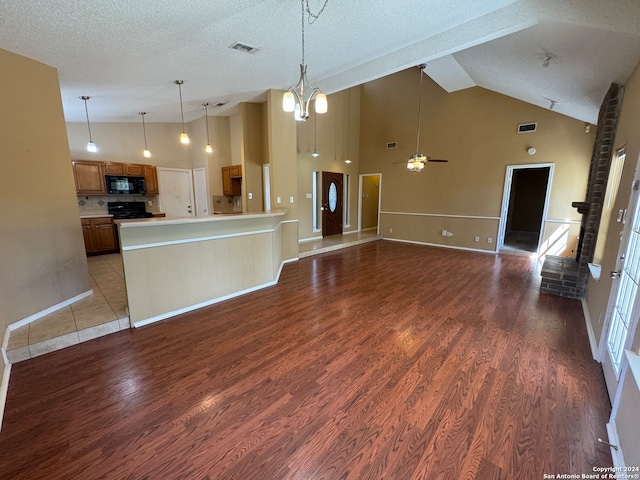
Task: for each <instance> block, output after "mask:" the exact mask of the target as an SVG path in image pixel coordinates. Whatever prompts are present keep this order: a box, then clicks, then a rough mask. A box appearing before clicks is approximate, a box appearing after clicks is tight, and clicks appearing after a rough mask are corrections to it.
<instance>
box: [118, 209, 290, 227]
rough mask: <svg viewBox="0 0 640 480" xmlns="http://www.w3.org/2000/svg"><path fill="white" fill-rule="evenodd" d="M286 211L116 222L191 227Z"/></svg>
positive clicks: (137, 219) (119, 221) (121, 224)
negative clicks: (190, 225) (191, 225)
mask: <svg viewBox="0 0 640 480" xmlns="http://www.w3.org/2000/svg"><path fill="white" fill-rule="evenodd" d="M284 214H285V212H284V211H279V210H272V211H270V212H260V213H240V212H239V213H227V214H219V213H214V214H212V215H206V216H201V217H155V218H132V219H126V220H125V219H123V220H116V223H118V224H119V225H120V228H135V227H149V226H162V225H189V224H198V223H209V222H216V221H221V220H222V221H224V220H236V219H238V220H240V219H243V220H249V219H254V218H268V217H278V216H283V215H284Z"/></svg>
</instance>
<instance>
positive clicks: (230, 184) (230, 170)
mask: <svg viewBox="0 0 640 480" xmlns="http://www.w3.org/2000/svg"><path fill="white" fill-rule="evenodd" d="M241 193H242V165H230V166H228V167H222V194H223V195H229V196H234V197H235V196H238V195H241Z"/></svg>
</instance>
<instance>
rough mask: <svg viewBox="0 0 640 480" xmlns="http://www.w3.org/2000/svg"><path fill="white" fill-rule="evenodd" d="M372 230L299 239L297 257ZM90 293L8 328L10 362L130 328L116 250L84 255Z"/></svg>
mask: <svg viewBox="0 0 640 480" xmlns="http://www.w3.org/2000/svg"><path fill="white" fill-rule="evenodd" d="M380 238H382V237H381V236H379V235H378V234H377V233H376V232H375V231H373V232H359V233H353V234H346V235H334V236H332V237H328V238H319V239H316V240H310V241H305V242H301V243H300V246H299V257H300V258H302V257H308V256H310V255H318V254H320V253H325V252H329V251H332V250H337V249H340V248H346V247H350V246H352V245H358V244H361V243H367V242H373V241H375V240H379V239H380ZM87 261H88V264H89V276H90V282H91V289H92V290H93V294H92V295H90V296H89V297H87V298H84V299H82V300H80V301H78V302H76V303H74V304H72V305H70V306H68V307H65V308H63V309H61V310H58V311H57V312H54V313H52V314H49V315H47V316H46V317H43V318H40V319H38V320H36V321H34V322H32V323H30V324H29V325H25V326H24V327H20V328H18V329H16V330H13V331H12V332H11V336H10V338H9V343H8V347H7V356H8V358H9V361H10V362H11V363H16V362H20V361H23V360H27V359H29V358H33V357H37V356H38V355H43V354H45V353H49V352H53V351H55V350H60V349H62V348H65V347H69V346H71V345H76V344H78V343H80V342H86V341H88V340H92V339H94V338H97V337H101V336H103V335H108V334H110V333H114V332H117V331H119V330H124V329H127V328H130V325H129V314H128V309H127V295H126V291H125V286H124V273H123V268H122V257H121V256H120V254H110V255H99V256H93V257H88V259H87Z"/></svg>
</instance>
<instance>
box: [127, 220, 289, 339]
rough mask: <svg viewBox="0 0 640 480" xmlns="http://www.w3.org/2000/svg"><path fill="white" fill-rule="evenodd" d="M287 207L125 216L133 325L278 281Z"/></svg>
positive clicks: (129, 295) (130, 317)
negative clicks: (193, 214) (181, 215)
mask: <svg viewBox="0 0 640 480" xmlns="http://www.w3.org/2000/svg"><path fill="white" fill-rule="evenodd" d="M284 214H285V212H282V211H272V212H265V213H254V214H235V215H209V216H206V217H186V218H175V217H174V218H171V217H167V218H148V219H136V220H117V221H116V222H115V223H116V224H117V225H118V231H119V234H120V244H121V251H122V261H123V264H124V276H125V284H126V290H127V299H128V303H129V319H130V322H131V325H132V326H134V327H139V326H142V325H146V324H149V323H152V322H156V321H158V320H163V319H165V318H169V317H172V316H174V315H178V314H180V313H184V312H187V311H190V310H193V309H196V308H200V307H203V306H206V305H210V304H213V303H216V302H219V301H222V300H225V299H228V298H232V297H235V296H238V295H242V294H244V293H248V292H251V291H254V290H258V289H260V288H264V287H267V286H270V285H274V284H275V283H277V281H278V277H279V275H280V271H281V269H282V265H283V260H282V259H283V255H282V231H281V225H282V217H283V215H284Z"/></svg>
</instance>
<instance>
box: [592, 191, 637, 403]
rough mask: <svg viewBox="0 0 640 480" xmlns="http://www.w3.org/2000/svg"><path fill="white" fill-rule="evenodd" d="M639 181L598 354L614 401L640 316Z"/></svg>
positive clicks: (632, 200) (619, 253)
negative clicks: (626, 355)
mask: <svg viewBox="0 0 640 480" xmlns="http://www.w3.org/2000/svg"><path fill="white" fill-rule="evenodd" d="M639 182H640V181H639V180H637V179H636V180H635V181H634V182H633V189H632V191H631V196H630V199H629V209H628V213H627V215H626V221H625V226H624V230H623V234H622V241H621V242H620V249H619V250H618V259H617V262H616V270H615V271H614V272H611V276H612V278H613V279H614V280H613V283H612V287H611V294H610V297H609V305H608V306H607V314H606V315H607V316H606V320H605V325H606V328H605V330H604V332H603V335H602V338H601V341H600V345H599V349H598V350H599V351H598V357H599V359H600V360H601V362H602V370H603V372H604V377H605V380H606V384H607V389H608V390H609V397H610V398H611V399H612V402H613V401H614V399H615V396H616V392H617V389H618V386H619V385H618V384H619V381H620V379H621V378H620V372H621V370H622V367H623V362H624V361H625V357H624V350H625V349H627V348H630V344H631V341H632V339H633V336H634V333H635V330H636V328H637V325H638V316H639V315H640V295H638V293H639V288H638V287H639V285H640V203H639V202H638V194H639V193H640V192H639V190H638V184H639Z"/></svg>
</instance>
